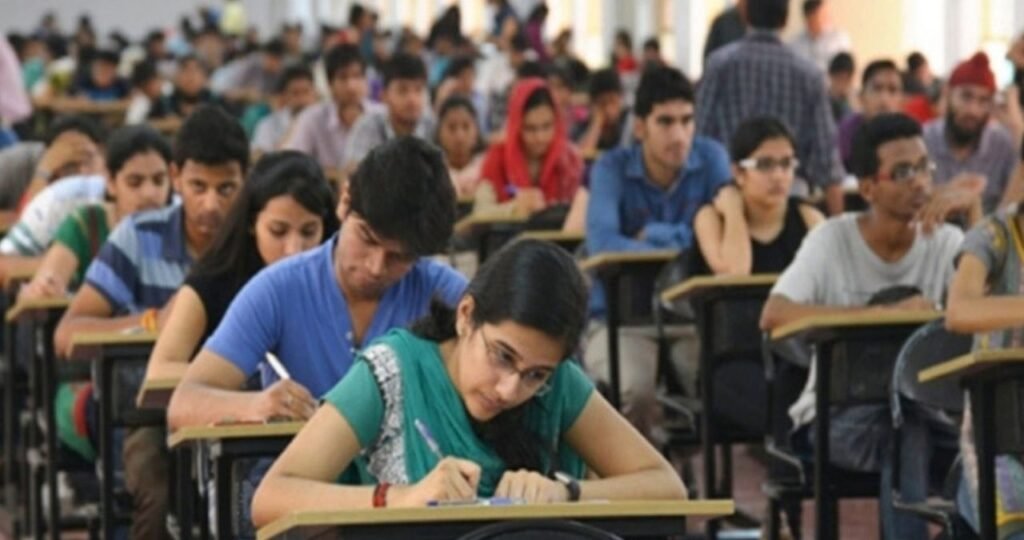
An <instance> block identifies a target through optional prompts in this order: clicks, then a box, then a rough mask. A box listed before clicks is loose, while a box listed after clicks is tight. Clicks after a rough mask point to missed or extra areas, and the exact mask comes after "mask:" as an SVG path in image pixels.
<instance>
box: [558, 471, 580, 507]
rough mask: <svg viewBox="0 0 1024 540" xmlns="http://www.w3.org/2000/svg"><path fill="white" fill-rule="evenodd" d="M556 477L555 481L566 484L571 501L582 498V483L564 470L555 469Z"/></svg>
mask: <svg viewBox="0 0 1024 540" xmlns="http://www.w3.org/2000/svg"><path fill="white" fill-rule="evenodd" d="M554 477H555V481H556V482H559V483H561V484H562V485H564V486H565V489H566V491H568V492H569V502H577V501H579V500H580V483H579V482H578V481H577V480H576V479H575V478H573V477H572V476H571V475H569V474H566V473H564V472H562V471H555V474H554Z"/></svg>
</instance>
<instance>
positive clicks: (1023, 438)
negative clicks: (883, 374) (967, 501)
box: [918, 348, 1024, 538]
mask: <svg viewBox="0 0 1024 540" xmlns="http://www.w3.org/2000/svg"><path fill="white" fill-rule="evenodd" d="M946 377H960V382H961V384H962V385H963V386H964V387H965V388H966V389H967V390H968V391H969V392H970V398H971V420H972V422H973V423H972V428H973V429H974V446H975V452H976V453H977V457H978V521H979V526H980V528H981V537H982V538H995V537H996V536H997V535H996V532H997V530H998V527H997V524H996V463H995V461H996V456H998V455H1000V454H1015V453H1020V452H1022V451H1024V415H1022V413H1024V348H1014V349H995V350H980V351H975V352H974V353H971V354H967V355H964V356H961V357H959V358H954V359H952V360H949V361H947V362H943V363H941V364H938V365H935V366H932V367H930V368H928V369H924V370H921V372H920V373H919V374H918V380H919V381H921V382H923V383H924V382H929V381H935V380H939V379H943V378H946ZM997 411H999V412H998V419H999V421H998V422H997V421H996V420H997Z"/></svg>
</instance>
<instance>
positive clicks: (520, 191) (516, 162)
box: [482, 78, 583, 214]
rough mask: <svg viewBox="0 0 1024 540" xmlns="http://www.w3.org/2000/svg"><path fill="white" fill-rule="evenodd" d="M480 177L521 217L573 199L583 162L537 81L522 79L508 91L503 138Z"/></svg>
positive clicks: (543, 86)
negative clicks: (509, 92) (510, 203)
mask: <svg viewBox="0 0 1024 540" xmlns="http://www.w3.org/2000/svg"><path fill="white" fill-rule="evenodd" d="M482 176H483V178H484V181H485V182H486V183H487V184H489V187H491V188H493V192H494V198H495V200H496V201H497V202H499V203H505V202H509V201H514V206H515V207H516V210H517V211H518V212H520V213H524V214H531V213H534V212H537V211H539V210H543V209H544V208H546V207H547V206H551V205H555V204H569V203H570V202H571V201H572V199H573V196H574V195H575V193H576V189H577V188H578V187H579V185H580V180H581V178H582V176H583V159H582V158H581V157H580V154H579V152H578V151H577V150H576V148H575V147H574V146H573V145H572V143H571V142H570V141H569V138H568V135H567V133H566V128H565V121H564V119H563V118H562V115H561V114H559V112H558V110H557V108H556V107H555V102H554V99H552V96H551V90H550V89H549V88H548V86H547V84H546V83H545V82H544V81H543V80H542V79H537V78H529V79H524V80H522V81H519V82H518V83H516V85H515V87H514V88H513V89H512V95H511V96H510V97H509V104H508V122H507V125H506V128H505V139H504V140H503V141H501V142H497V143H494V144H492V145H491V147H490V148H489V149H488V150H487V155H486V157H485V158H484V164H483V171H482Z"/></svg>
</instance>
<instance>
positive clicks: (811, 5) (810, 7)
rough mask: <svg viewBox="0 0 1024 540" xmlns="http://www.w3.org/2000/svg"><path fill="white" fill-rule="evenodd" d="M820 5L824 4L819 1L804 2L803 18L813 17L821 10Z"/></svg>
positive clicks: (809, 0)
mask: <svg viewBox="0 0 1024 540" xmlns="http://www.w3.org/2000/svg"><path fill="white" fill-rule="evenodd" d="M822 4H824V2H822V1H821V0H804V17H810V16H811V15H814V12H815V11H818V10H819V9H821V6H822Z"/></svg>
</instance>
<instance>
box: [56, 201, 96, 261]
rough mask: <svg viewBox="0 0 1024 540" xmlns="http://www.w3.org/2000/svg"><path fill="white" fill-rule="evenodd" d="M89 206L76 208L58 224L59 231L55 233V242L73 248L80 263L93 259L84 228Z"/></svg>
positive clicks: (72, 250)
mask: <svg viewBox="0 0 1024 540" xmlns="http://www.w3.org/2000/svg"><path fill="white" fill-rule="evenodd" d="M88 208H89V207H87V206H86V207H82V208H80V209H78V210H75V211H74V212H72V213H71V215H69V216H68V217H66V218H64V221H62V222H60V225H58V226H57V232H56V233H54V235H53V243H54V244H62V245H63V246H64V247H66V248H68V249H69V250H71V252H72V253H74V254H75V258H76V259H78V261H79V264H82V263H83V262H85V261H89V260H91V259H92V257H91V254H90V253H89V238H88V237H87V233H86V232H85V230H84V228H83V227H84V221H83V220H84V219H85V213H86V212H87V211H88V210H87V209H88Z"/></svg>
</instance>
